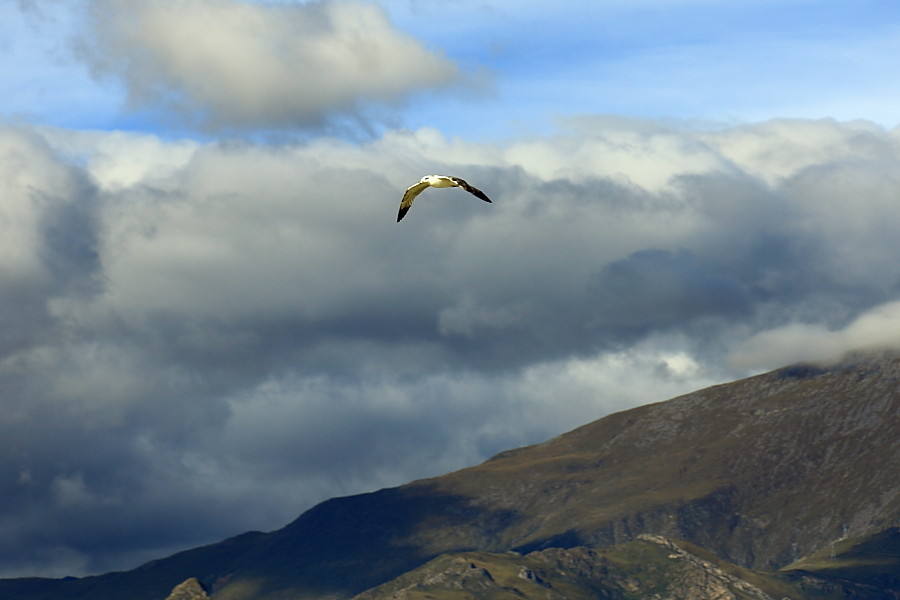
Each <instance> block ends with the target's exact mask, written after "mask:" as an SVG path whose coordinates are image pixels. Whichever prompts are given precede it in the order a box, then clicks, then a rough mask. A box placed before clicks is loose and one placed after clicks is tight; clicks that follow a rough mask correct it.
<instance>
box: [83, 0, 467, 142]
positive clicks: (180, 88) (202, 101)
mask: <svg viewBox="0 0 900 600" xmlns="http://www.w3.org/2000/svg"><path fill="white" fill-rule="evenodd" d="M90 23H91V27H92V28H91V34H90V36H85V38H84V40H83V41H82V44H81V47H82V52H81V55H82V56H83V58H84V59H85V60H87V62H88V64H89V65H90V66H91V67H92V69H93V70H94V72H95V73H96V74H97V75H99V76H103V77H113V78H115V79H117V80H120V81H121V82H122V83H123V84H124V86H125V88H126V91H127V96H128V101H129V103H130V105H131V106H132V107H133V108H135V109H140V110H149V111H151V113H157V114H165V115H167V117H169V118H171V116H173V115H178V116H179V117H180V118H181V119H182V121H183V122H185V123H187V124H189V125H197V126H203V127H209V128H216V129H219V128H225V129H243V128H276V127H285V126H287V127H291V126H299V127H305V126H321V125H323V124H325V123H328V122H330V121H334V120H335V119H339V118H343V117H348V116H349V117H354V116H359V115H360V114H363V113H364V112H365V110H366V108H367V107H368V106H371V105H372V104H375V105H380V106H385V105H393V104H396V103H398V102H400V101H402V100H404V99H405V98H407V97H408V96H409V95H410V94H412V93H415V92H418V91H421V90H425V89H431V88H436V87H443V86H446V85H448V84H450V83H452V82H453V81H454V80H455V79H456V78H457V77H458V76H459V73H458V71H457V68H456V67H455V65H454V64H453V63H452V62H451V61H449V60H448V59H446V58H444V57H442V56H441V55H439V54H437V53H435V52H433V51H430V50H428V49H427V48H425V47H424V46H423V45H422V44H421V43H420V42H418V41H417V40H416V39H414V38H413V37H411V36H410V35H408V34H406V33H404V32H402V31H400V30H398V29H396V28H395V27H394V26H393V25H392V24H391V23H390V21H389V20H388V18H387V16H386V14H385V13H384V11H383V10H381V9H380V8H379V7H378V6H377V5H375V4H371V3H364V2H345V1H341V0H322V1H317V2H309V3H304V4H251V3H248V2H240V1H237V0H152V1H148V2H140V3H135V2H129V1H126V0H93V2H92V3H91V4H90Z"/></svg>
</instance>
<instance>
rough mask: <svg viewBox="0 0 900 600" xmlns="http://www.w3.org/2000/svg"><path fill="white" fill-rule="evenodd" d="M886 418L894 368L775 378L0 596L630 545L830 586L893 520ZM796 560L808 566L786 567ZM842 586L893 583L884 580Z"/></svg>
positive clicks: (328, 593) (895, 460) (290, 577)
mask: <svg viewBox="0 0 900 600" xmlns="http://www.w3.org/2000/svg"><path fill="white" fill-rule="evenodd" d="M898 412H900V358H898V357H897V356H895V355H889V356H882V357H877V358H858V359H856V360H852V361H847V362H844V363H842V364H840V365H836V366H833V367H829V368H816V367H803V366H797V367H790V368H785V369H781V370H778V371H774V372H772V373H768V374H765V375H760V376H756V377H751V378H748V379H744V380H741V381H737V382H734V383H730V384H725V385H720V386H715V387H712V388H708V389H705V390H701V391H698V392H695V393H692V394H688V395H685V396H681V397H678V398H675V399H673V400H670V401H668V402H661V403H658V404H652V405H647V406H642V407H639V408H635V409H632V410H629V411H625V412H621V413H617V414H614V415H610V416H608V417H606V418H603V419H600V420H598V421H595V422H593V423H590V424H588V425H585V426H583V427H581V428H579V429H576V430H574V431H572V432H570V433H567V434H564V435H561V436H559V437H557V438H554V439H552V440H549V441H547V442H545V443H543V444H539V445H535V446H530V447H526V448H520V449H517V450H511V451H508V452H504V453H502V454H500V455H498V456H496V457H494V458H492V459H490V460H488V461H487V462H485V463H483V464H481V465H479V466H476V467H472V468H469V469H464V470H461V471H458V472H455V473H451V474H449V475H445V476H443V477H437V478H433V479H428V480H422V481H416V482H413V483H410V484H408V485H405V486H401V487H398V488H393V489H386V490H381V491H378V492H374V493H371V494H362V495H358V496H351V497H347V498H338V499H333V500H329V501H327V502H324V503H322V504H320V505H318V506H316V507H314V508H313V509H311V510H309V511H307V512H306V513H304V514H303V515H301V516H300V517H299V518H298V519H297V520H296V521H294V522H292V523H291V524H289V525H287V526H286V527H284V528H283V529H280V530H278V531H275V532H272V533H268V534H259V533H256V534H246V535H245V536H239V537H238V538H233V539H231V540H228V541H226V542H223V543H221V544H215V545H212V546H208V547H205V548H198V549H195V550H191V551H188V552H184V553H180V554H177V555H174V556H172V557H169V558H166V559H161V560H158V561H154V562H152V563H149V564H147V565H144V566H143V567H140V568H138V569H136V570H134V571H129V572H126V573H115V574H108V575H103V576H99V577H87V578H83V579H77V580H66V581H59V580H56V581H51V580H36V579H24V580H6V581H0V598H3V599H4V600H7V599H8V600H19V599H21V600H25V599H28V600H42V599H45V598H46V599H50V598H53V599H54V600H66V599H67V598H72V599H74V598H79V599H83V600H107V599H108V598H113V597H126V596H127V597H129V598H132V599H134V600H162V599H164V598H166V596H167V595H168V594H169V592H170V591H171V590H172V588H174V587H175V586H176V585H177V584H179V583H181V582H183V581H185V580H186V579H188V578H190V577H196V578H197V579H198V580H199V581H200V583H201V584H202V585H203V586H204V588H205V589H206V590H207V591H209V592H210V593H211V594H212V596H213V598H222V599H234V600H243V599H250V598H253V599H272V600H274V599H276V598H326V597H327V598H349V597H351V596H353V595H355V594H358V593H360V592H363V591H364V590H367V589H369V588H372V587H374V586H377V585H379V584H382V583H384V582H387V581H389V580H391V579H393V578H395V577H397V576H399V575H401V574H403V573H405V572H407V571H410V570H412V569H414V568H417V567H420V566H421V565H423V564H425V563H426V562H428V561H429V560H432V559H434V558H435V557H438V556H439V555H442V554H444V553H448V552H463V551H481V552H488V553H495V554H497V553H501V554H502V553H504V552H507V551H510V550H514V551H516V552H518V553H520V554H528V553H531V552H534V551H540V550H544V549H548V548H563V549H565V548H575V547H582V546H583V547H592V548H603V547H609V546H613V545H616V544H624V543H628V542H631V541H632V540H635V539H636V538H637V537H638V536H639V535H641V534H654V535H659V536H665V537H666V538H677V539H680V540H685V541H686V543H690V544H691V545H693V546H694V547H698V548H702V549H703V551H705V552H709V553H711V555H710V556H715V557H717V558H716V560H722V561H727V562H729V563H733V564H734V565H737V567H735V568H744V569H756V570H767V571H775V570H777V569H780V568H782V567H785V566H787V565H789V564H792V567H791V568H793V569H794V571H793V572H794V573H802V572H806V573H808V574H809V577H812V574H813V571H814V567H815V568H816V569H818V570H819V571H820V572H822V573H826V574H828V573H827V569H828V566H827V562H826V563H822V562H815V561H817V560H819V559H816V558H815V557H816V556H820V555H821V552H831V550H830V548H831V547H832V542H834V541H835V540H838V539H839V538H842V537H851V538H858V539H872V540H875V539H877V537H872V536H877V535H878V534H879V533H880V532H886V531H888V530H889V528H890V527H892V526H896V525H897V524H898V521H900V472H898V471H900V467H898V465H900V442H898V440H900V415H898ZM884 535H887V534H886V533H885V534H884ZM645 542H646V540H645ZM872 543H874V542H872ZM817 552H818V553H819V554H816V553H817ZM804 556H810V557H811V558H810V559H809V560H810V561H812V562H809V563H803V562H795V561H799V559H801V558H802V557H804ZM829 556H830V554H829ZM723 564H724V563H723ZM804 564H805V566H804ZM823 564H824V565H825V566H823ZM832 566H833V567H834V568H836V569H837V568H845V569H846V568H848V567H849V563H845V564H843V566H842V567H839V566H838V565H832ZM804 569H805V570H804ZM875 571H878V569H877V568H876V569H875ZM835 573H837V572H835ZM835 573H831V574H830V575H834V574H835ZM854 573H856V575H855V576H856V577H857V578H861V579H866V578H867V577H868V578H869V579H872V577H874V578H875V579H874V580H873V581H875V583H876V586H877V585H882V586H883V587H890V586H891V585H894V584H893V583H891V580H887V579H882V580H879V579H878V577H882V573H881V571H878V572H877V573H874V574H873V573H869V574H868V575H867V574H866V571H865V569H861V570H860V569H857V570H855V571H854ZM838 574H840V573H838ZM798 577H799V576H798ZM879 581H880V583H879ZM860 584H866V585H867V583H866V582H864V581H860ZM501 587H502V586H501ZM797 589H799V588H797ZM610 597H618V596H610ZM622 597H624V596H622ZM738 597H742V596H738ZM789 597H790V596H789ZM798 597H803V596H798ZM810 597H814V596H810ZM815 597H826V596H815ZM861 597H862V596H861ZM873 597H875V596H873Z"/></svg>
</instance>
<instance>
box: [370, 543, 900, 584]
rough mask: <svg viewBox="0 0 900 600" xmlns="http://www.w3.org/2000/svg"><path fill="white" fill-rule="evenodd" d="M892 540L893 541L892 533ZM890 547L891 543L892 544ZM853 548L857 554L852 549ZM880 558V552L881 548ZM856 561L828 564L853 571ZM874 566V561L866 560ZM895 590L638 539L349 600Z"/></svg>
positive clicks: (422, 574) (430, 567)
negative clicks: (760, 567) (745, 564)
mask: <svg viewBox="0 0 900 600" xmlns="http://www.w3.org/2000/svg"><path fill="white" fill-rule="evenodd" d="M894 535H898V534H897V531H896V530H895V531H894ZM892 541H896V540H893V538H892ZM853 547H855V546H853ZM879 548H880V549H881V550H885V549H886V546H885V545H884V544H880V545H879ZM890 549H891V551H892V556H893V559H892V560H891V561H890V564H889V565H888V564H885V559H884V555H883V553H882V554H880V555H879V556H878V557H877V558H874V561H875V562H876V563H878V564H879V565H880V570H879V572H880V573H882V574H884V575H886V574H887V572H888V571H890V570H891V569H892V570H893V572H894V573H897V572H898V570H900V553H898V551H900V547H898V546H897V545H896V544H894V545H892V546H891V547H890ZM859 558H860V555H859V554H858V553H853V554H847V555H846V556H845V555H839V556H837V557H836V558H834V559H830V560H831V561H833V562H835V563H840V564H846V563H849V562H850V561H852V562H853V563H854V564H855V565H856V566H855V567H853V568H854V569H859V568H862V567H861V566H860V565H862V564H865V565H868V567H871V566H872V564H873V561H872V560H866V561H864V562H860V561H859ZM870 558H873V557H870ZM893 577H894V583H893V587H885V586H877V587H876V586H872V585H869V584H868V582H862V581H859V580H858V579H846V578H841V577H836V576H834V575H833V574H826V575H824V576H823V575H821V574H815V573H811V572H808V571H800V570H793V569H791V570H786V571H784V572H776V573H770V572H757V571H752V570H749V569H743V568H741V567H737V566H735V565H732V564H730V563H727V562H725V561H722V560H721V559H718V558H717V557H715V556H713V555H711V554H709V553H708V552H705V551H703V550H702V549H700V548H697V547H696V546H693V545H691V544H688V543H687V542H684V541H680V540H669V539H667V538H664V537H662V536H657V535H650V534H640V535H638V536H637V539H636V540H634V541H631V542H625V543H623V544H617V545H615V546H610V547H607V548H600V549H592V548H586V547H584V546H577V547H575V548H549V549H547V550H539V551H536V552H532V553H530V554H527V555H521V554H519V553H516V552H505V553H502V554H497V553H494V554H492V553H486V552H462V553H448V554H442V555H441V556H439V557H438V558H436V559H434V560H432V561H429V562H428V563H426V564H425V565H423V566H421V567H419V568H417V569H414V570H412V571H410V572H408V573H404V574H403V575H401V576H400V577H398V578H396V579H394V580H392V581H389V582H387V583H384V584H382V585H379V586H377V587H375V588H372V589H371V590H368V591H366V592H363V593H361V594H359V595H357V596H355V597H354V599H353V600H399V599H403V600H417V599H421V600H425V599H429V598H441V599H442V600H469V599H472V598H478V599H480V600H593V599H595V598H621V599H623V600H624V599H629V600H630V599H634V600H643V599H646V598H678V599H690V600H705V599H709V600H713V599H714V600H741V599H743V600H775V599H783V598H816V599H817V600H851V599H855V600H863V599H865V600H895V599H896V598H897V597H898V596H897V590H898V589H900V588H898V587H896V575H894V576H893Z"/></svg>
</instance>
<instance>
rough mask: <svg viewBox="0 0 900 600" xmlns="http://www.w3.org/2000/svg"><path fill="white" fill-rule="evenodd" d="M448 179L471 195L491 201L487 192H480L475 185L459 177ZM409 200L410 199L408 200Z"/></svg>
mask: <svg viewBox="0 0 900 600" xmlns="http://www.w3.org/2000/svg"><path fill="white" fill-rule="evenodd" d="M450 179H452V180H453V182H454V183H456V184H457V185H459V187H461V188H462V189H464V190H466V191H467V192H469V193H470V194H472V195H473V196H475V197H476V198H481V199H482V200H484V201H485V202H490V201H491V199H490V198H488V197H487V194H485V193H484V192H482V191H481V190H479V189H478V188H477V187H475V186H473V185H469V184H468V183H466V182H465V181H463V180H462V179H460V178H459V177H450ZM410 202H411V201H410Z"/></svg>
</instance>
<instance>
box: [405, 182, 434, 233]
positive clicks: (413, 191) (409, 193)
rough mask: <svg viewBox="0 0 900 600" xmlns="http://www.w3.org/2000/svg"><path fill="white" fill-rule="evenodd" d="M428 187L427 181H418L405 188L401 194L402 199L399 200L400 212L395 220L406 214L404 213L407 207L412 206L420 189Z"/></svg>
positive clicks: (406, 211) (407, 209)
mask: <svg viewBox="0 0 900 600" xmlns="http://www.w3.org/2000/svg"><path fill="white" fill-rule="evenodd" d="M427 187H428V184H427V183H423V182H421V181H420V182H419V183H416V184H413V185H411V186H409V187H408V188H406V193H404V194H403V200H401V201H400V212H399V213H397V222H398V223H399V222H400V219H402V218H403V217H405V216H406V213H408V212H409V208H410V207H411V206H412V203H413V201H414V200H415V199H416V196H418V195H419V194H421V193H422V190H424V189H425V188H427Z"/></svg>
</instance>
